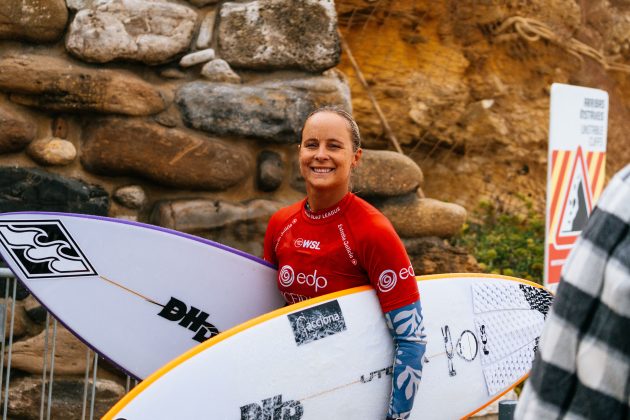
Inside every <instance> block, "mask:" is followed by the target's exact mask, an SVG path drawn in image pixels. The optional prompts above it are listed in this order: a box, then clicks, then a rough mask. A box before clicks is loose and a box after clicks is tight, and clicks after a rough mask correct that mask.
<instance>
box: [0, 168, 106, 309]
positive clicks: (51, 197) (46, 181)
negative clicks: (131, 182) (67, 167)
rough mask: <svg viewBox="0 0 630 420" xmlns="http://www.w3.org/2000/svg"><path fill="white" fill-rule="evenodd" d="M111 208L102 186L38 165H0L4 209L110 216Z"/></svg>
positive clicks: (0, 201) (0, 205) (0, 196)
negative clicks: (53, 172)
mask: <svg viewBox="0 0 630 420" xmlns="http://www.w3.org/2000/svg"><path fill="white" fill-rule="evenodd" d="M108 209H109V196H108V194H107V191H105V190H104V189H103V188H101V187H99V186H96V185H89V184H86V183H85V182H83V181H80V180H76V179H71V178H66V177H63V176H60V175H56V174H52V173H49V172H45V171H43V170H41V169H37V168H13V167H6V166H0V212H9V211H33V210H37V211H60V212H66V213H85V214H96V215H100V216H107V211H108ZM0 287H1V283H0ZM25 297H26V296H25Z"/></svg>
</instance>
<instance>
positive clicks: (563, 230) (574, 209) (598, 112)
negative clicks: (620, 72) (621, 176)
mask: <svg viewBox="0 0 630 420" xmlns="http://www.w3.org/2000/svg"><path fill="white" fill-rule="evenodd" d="M607 126H608V94H607V93H606V92H604V91H601V90H596V89H589V88H583V87H579V86H569V85H561V84H554V85H553V86H552V89H551V112H550V124H549V167H548V176H547V229H546V237H545V245H546V246H545V285H547V286H555V285H556V284H557V283H558V282H559V281H560V274H561V271H562V267H563V266H564V263H565V261H566V259H567V257H568V255H569V253H570V251H571V249H572V248H573V245H574V244H575V241H576V240H577V238H578V237H579V236H580V233H581V232H582V230H583V229H584V227H585V226H586V222H587V221H588V218H589V216H590V215H591V212H592V211H593V207H594V206H595V202H596V201H597V198H598V197H599V195H600V194H601V191H602V189H603V187H604V168H605V161H606V132H607Z"/></svg>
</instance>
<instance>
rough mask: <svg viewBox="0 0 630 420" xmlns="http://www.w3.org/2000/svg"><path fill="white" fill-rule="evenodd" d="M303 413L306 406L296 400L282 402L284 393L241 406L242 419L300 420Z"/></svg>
mask: <svg viewBox="0 0 630 420" xmlns="http://www.w3.org/2000/svg"><path fill="white" fill-rule="evenodd" d="M303 415H304V406H302V404H301V403H300V402H299V401H296V400H289V401H285V402H282V394H280V395H276V396H274V397H272V398H266V399H264V400H262V401H261V403H260V404H259V403H251V404H247V405H244V406H242V407H241V420H271V419H273V420H300V419H301V418H302V416H303Z"/></svg>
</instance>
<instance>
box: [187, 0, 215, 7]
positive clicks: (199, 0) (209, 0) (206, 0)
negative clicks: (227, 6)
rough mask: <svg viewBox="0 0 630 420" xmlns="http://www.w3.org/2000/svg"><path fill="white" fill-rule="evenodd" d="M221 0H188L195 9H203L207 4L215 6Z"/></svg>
mask: <svg viewBox="0 0 630 420" xmlns="http://www.w3.org/2000/svg"><path fill="white" fill-rule="evenodd" d="M219 1H221V0H188V2H189V3H191V4H193V5H195V6H197V7H203V6H207V5H209V4H216V3H218V2H219Z"/></svg>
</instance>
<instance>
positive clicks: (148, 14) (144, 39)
mask: <svg viewBox="0 0 630 420" xmlns="http://www.w3.org/2000/svg"><path fill="white" fill-rule="evenodd" d="M196 19H197V13H196V12H195V11H194V10H193V9H191V8H189V7H186V6H183V5H180V4H175V3H170V2H168V1H165V0H144V1H138V0H101V1H99V2H97V3H95V4H94V5H93V7H92V8H89V9H83V10H80V11H79V12H78V13H77V14H76V15H75V17H74V20H73V21H72V23H71V24H70V28H69V30H68V35H67V36H66V49H67V50H68V51H69V52H71V53H72V54H74V55H76V56H77V57H80V58H81V59H82V60H84V61H90V62H96V63H106V62H108V61H113V60H118V59H124V60H133V61H141V62H143V63H146V64H160V63H165V62H167V61H170V60H173V59H175V58H176V56H177V55H178V54H180V53H182V52H184V51H186V50H187V49H188V46H189V45H190V41H191V40H192V36H193V30H194V28H195V22H196Z"/></svg>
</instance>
